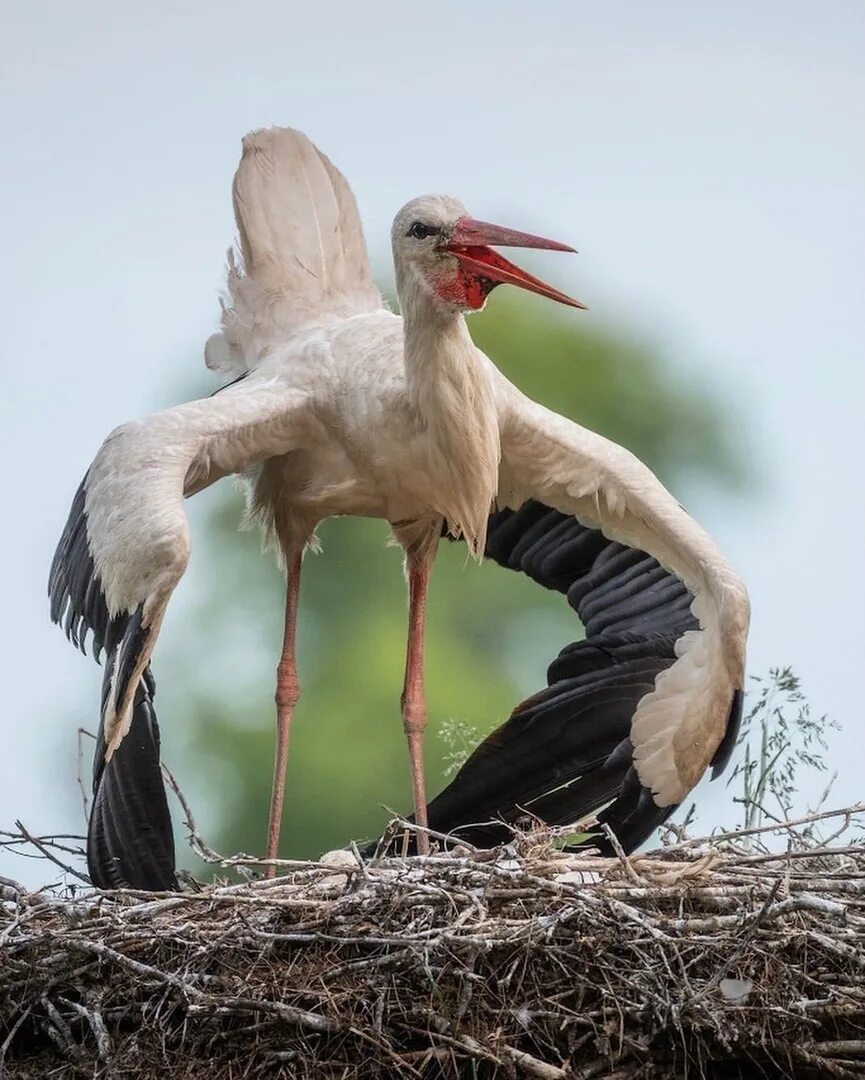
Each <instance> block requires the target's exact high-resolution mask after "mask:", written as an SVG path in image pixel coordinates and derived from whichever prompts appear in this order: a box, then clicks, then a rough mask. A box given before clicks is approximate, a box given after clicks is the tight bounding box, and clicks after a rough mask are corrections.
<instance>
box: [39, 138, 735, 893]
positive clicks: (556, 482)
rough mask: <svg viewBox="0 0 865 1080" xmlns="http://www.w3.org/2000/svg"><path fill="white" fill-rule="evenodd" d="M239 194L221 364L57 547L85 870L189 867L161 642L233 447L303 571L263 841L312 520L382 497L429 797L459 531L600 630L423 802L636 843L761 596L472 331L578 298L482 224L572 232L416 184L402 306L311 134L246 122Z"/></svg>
mask: <svg viewBox="0 0 865 1080" xmlns="http://www.w3.org/2000/svg"><path fill="white" fill-rule="evenodd" d="M234 205H235V213H236V217H237V226H238V231H239V240H240V251H241V256H242V261H240V262H237V261H235V260H234V259H232V258H230V259H229V264H230V265H229V275H228V290H229V300H228V302H227V303H226V304H225V305H224V306H223V318H222V324H223V328H222V331H221V332H220V333H219V334H216V335H214V336H213V337H212V338H211V339H210V340H209V341H208V343H207V348H206V361H207V364H208V366H209V367H211V368H215V369H219V370H222V371H225V372H228V373H230V374H231V376H232V381H231V382H230V383H229V384H228V385H227V386H226V387H223V388H222V390H220V391H219V392H218V393H216V394H215V395H214V396H212V397H209V398H206V399H204V400H201V401H193V402H189V403H187V404H183V405H179V406H177V407H175V408H171V409H168V410H165V411H164V412H159V413H155V414H153V415H150V416H146V417H144V418H143V419H141V420H136V421H132V422H130V423H127V424H124V425H123V426H121V427H119V428H117V429H116V430H115V431H114V432H112V433H111V434H110V435H109V436H108V438H107V439H106V440H105V442H104V443H103V445H102V447H101V449H100V450H99V452H98V454H97V455H96V458H95V460H94V461H93V463H92V464H91V466H90V468H89V469H88V471H87V474H86V476H85V478H84V480H83V482H82V484H81V486H80V488H79V490H78V493H77V495H76V497H75V500H74V502H73V506H72V510H71V513H70V516H69V521H68V523H67V525H66V529H65V531H64V533H63V536H62V538H61V540H60V543H59V546H58V549H57V553H56V555H55V558H54V563H53V565H52V570H51V577H50V583H49V594H50V597H51V613H52V617H53V618H54V620H55V621H57V622H65V629H66V633H67V635H68V636H69V637H70V639H71V640H72V641H73V642H74V643H75V644H76V645H78V646H79V647H81V648H82V649H83V648H84V646H85V641H86V638H87V634H88V632H90V633H91V634H92V637H93V651H94V653H95V654H96V655H97V657H98V656H99V654H100V653H101V652H102V651H103V650H104V652H105V656H106V665H105V676H104V681H103V702H102V715H101V724H100V735H99V741H98V745H97V750H96V761H95V768H94V803H93V809H92V813H91V820H90V825H89V833H88V863H89V868H90V873H91V877H92V879H93V881H94V883H95V884H97V885H99V886H101V887H114V886H118V885H122V884H127V885H131V886H136V887H141V888H155V889H162V888H174V887H176V879H175V873H174V849H173V839H172V832H171V822H170V817H169V813H168V808H167V803H166V799H165V792H164V787H163V784H162V779H161V775H160V770H159V736H158V727H157V723H156V717H155V714H154V711H153V691H154V685H153V679H152V675H151V672H150V659H151V654H152V651H153V647H154V644H155V642H156V638H157V635H158V633H159V628H160V626H161V624H162V620H163V618H164V615H165V611H166V607H167V605H168V601H169V599H170V596H171V593H172V591H173V589H174V587H175V586H176V584H177V583H178V581H179V580H180V577H181V576H182V574H183V572H184V570H185V568H186V564H187V559H188V555H189V532H188V527H187V521H186V516H185V514H184V511H183V499H184V497H187V496H190V495H193V494H195V493H196V492H198V491H200V490H202V489H203V488H205V487H207V486H209V485H210V484H212V483H214V482H215V481H216V480H218V479H220V478H222V477H224V476H227V475H228V474H233V473H241V474H243V475H244V477H245V478H246V480H247V482H248V487H249V507H250V512H251V514H252V516H253V517H254V518H255V519H257V520H258V522H259V523H260V524H261V526H262V528H263V529H264V531H265V533H266V535H267V536H268V537H269V538H271V539H272V540H273V541H274V543H275V545H276V547H277V549H278V551H279V552H280V554H281V557H282V560H283V562H284V564H285V567H286V572H287V591H286V597H287V599H286V614H285V636H284V642H283V651H282V656H281V659H280V662H279V665H278V669H277V691H276V702H277V719H278V744H277V753H276V762H275V769H274V792H273V799H272V805H271V814H270V825H269V832H268V846H267V855H268V857H270V858H273V857H274V856H275V855H276V853H277V845H278V838H279V825H280V820H281V813H282V797H283V786H284V771H285V764H286V756H287V751H288V738H289V728H290V722H291V714H292V710H293V708H294V706H295V704H296V702H297V699H298V694H299V685H298V680H297V672H296V668H295V662H294V636H295V621H296V614H297V598H298V586H299V578H300V566H301V558H302V554H303V552H304V550H305V549H306V548H307V547H309V546H310V544H312V543H314V540H315V530H316V527H317V525H318V524H319V522H321V521H322V520H323V519H324V518H327V517H331V516H333V515H344V514H353V515H362V516H372V517H379V518H383V519H385V520H386V521H388V522H389V523H390V525H391V528H392V530H393V533H394V535H395V537H396V539H397V540H398V541H399V543H400V544H402V546H403V548H404V549H405V552H406V564H407V575H408V581H409V633H408V648H407V657H406V669H405V682H404V688H403V696H402V711H403V720H404V727H405V731H406V735H407V738H408V744H409V752H410V761H411V770H412V783H413V788H414V797H415V814H416V818H417V820H418V821H419V822H420V823H422V824H423V823H425V822H426V821H427V806H426V796H425V793H424V782H423V766H422V735H423V729H424V725H425V722H426V709H425V705H424V696H423V625H424V606H425V598H426V589H427V583H428V579H429V571H430V568H431V566H432V562H433V559H434V556H435V551H436V546H437V543H438V540H439V538H440V537H441V536H442V535H443V534H444V535H448V536H450V537H451V538H460V537H461V538H462V539H463V540H464V541H465V542H466V544H467V545H468V548H469V550H470V551H471V553H472V554H474V555H476V556H478V557H481V556H482V555H484V554H486V555H487V556H488V557H490V558H492V559H494V560H495V561H497V562H499V563H500V564H502V565H505V566H507V567H510V568H512V569H516V570H520V571H522V572H524V573H526V574H528V575H529V576H531V577H532V578H534V579H535V580H536V581H538V582H539V583H540V584H542V585H544V586H546V587H548V588H552V589H556V590H558V591H560V592H562V593H565V594H566V595H567V600H568V602H569V604H570V605H571V606H572V607H573V608H574V609H575V610H576V611H577V613H578V615H579V616H580V618H581V619H582V621H583V623H584V624H585V628H586V634H587V637H586V639H585V640H583V641H580V642H577V643H575V644H574V645H571V646H568V647H567V648H566V649H565V650H564V651H563V652H562V653H561V655H560V656H559V658H558V659H557V660H556V661H555V662H554V663H553V665H552V667H551V668H550V672H549V686H548V688H547V689H546V690H544V691H541V692H540V693H539V694H537V695H535V696H534V697H532V698H530V699H529V700H528V701H527V702H524V703H523V704H522V705H521V706H519V707H518V708H517V710H516V711H515V712H514V714H513V715H512V717H511V719H510V720H509V721H507V723H505V724H504V725H503V726H502V727H501V728H499V729H498V730H497V731H496V732H494V733H493V735H491V736H490V737H489V738H488V739H487V740H486V741H485V742H484V743H482V744H481V746H480V747H479V748H478V749H477V750H476V752H475V753H474V755H473V756H472V758H471V759H470V760H469V762H468V763H467V764H466V765H465V766H464V768H463V769H462V770H461V772H460V773H459V774H458V775H457V777H456V778H455V779H454V781H453V782H452V783H451V784H450V785H449V787H448V788H447V789H446V790H445V791H444V792H442V793H441V794H440V795H439V796H438V798H437V799H435V800H434V801H433V802H432V803H431V804H430V806H429V808H428V811H429V824H430V826H431V827H434V828H435V829H437V830H439V831H445V832H456V833H460V834H461V835H464V836H466V837H467V838H471V839H472V840H474V841H475V842H478V843H495V842H497V841H498V839H500V837H501V836H502V835H505V834H506V829H507V824H508V823H509V822H512V821H514V820H515V819H516V818H518V817H519V816H520V815H522V814H524V813H526V812H528V813H529V814H531V815H533V816H535V817H536V818H538V819H541V820H544V821H547V822H550V823H553V824H565V823H570V822H574V821H576V820H578V819H581V818H584V817H585V816H586V815H587V814H589V813H598V815H599V820H601V821H606V822H607V823H608V824H610V826H611V827H612V828H613V829H614V831H615V832H616V833H617V834H618V836H619V840H620V841H621V843H622V844H623V845H624V846H625V847H626V848H628V849H630V848H633V847H634V846H636V844H638V843H640V842H641V841H642V840H643V839H645V838H646V836H647V835H648V834H649V833H650V832H651V830H652V829H653V828H654V827H655V826H656V825H657V824H658V823H659V822H661V821H663V820H664V819H665V818H666V817H667V816H668V814H669V813H670V812H671V811H672V810H673V809H674V808H675V806H676V805H677V804H679V803H680V802H681V801H682V799H683V798H684V797H685V795H686V794H687V793H688V791H689V790H690V789H691V788H692V787H693V786H694V784H696V782H697V781H698V780H699V779H700V777H701V776H702V774H703V773H704V771H705V770H706V768H707V766H708V765H709V764H710V763H714V765H715V768H716V772H717V771H718V770H720V769H721V768H723V766H724V765H725V764H726V760H727V758H728V756H729V753H730V750H731V747H732V745H733V742H734V740H735V731H736V727H737V724H738V718H739V715H740V712H741V689H742V684H743V669H744V653H745V638H746V634H747V627H748V600H747V594H746V591H745V588H744V586H743V584H742V582H741V581H740V580H739V578H738V577H737V576H736V574H735V573H734V571H733V570H732V569H731V567H730V566H729V564H728V563H727V561H726V560H725V559H724V557H723V556H722V555H721V553H720V552H719V551H718V549H717V548H716V547H715V545H714V544H713V543H712V541H711V540H710V539H709V537H708V536H707V535H706V533H705V532H704V531H703V530H702V529H701V528H700V527H699V526H698V525H697V524H696V523H695V522H694V521H693V519H692V518H690V517H689V516H688V514H687V513H686V512H685V511H684V510H683V509H682V507H681V506H680V505H679V504H678V502H677V501H676V500H675V499H674V498H673V497H672V496H671V495H670V494H669V493H668V492H667V491H666V490H665V488H664V487H663V486H662V485H661V484H660V482H659V481H658V480H657V479H656V478H655V476H654V475H653V474H652V473H651V472H650V471H649V469H647V468H646V467H645V466H644V465H642V464H641V463H640V462H639V461H638V460H637V459H636V458H635V457H633V455H631V454H630V453H629V452H628V451H627V450H624V449H622V448H621V447H619V446H616V445H615V444H613V443H611V442H609V441H608V440H606V439H603V438H601V437H600V436H599V435H596V434H594V433H593V432H591V431H588V430H586V429H585V428H581V427H579V426H578V425H577V424H575V423H573V422H571V421H570V420H566V419H565V418H563V417H561V416H558V415H556V414H555V413H553V412H551V411H549V410H548V409H545V408H543V407H542V406H541V405H538V404H536V403H535V402H533V401H531V400H529V399H528V398H527V397H525V396H524V395H523V394H521V393H520V391H519V390H518V389H517V388H516V387H515V386H513V385H512V384H511V383H510V382H508V380H507V379H505V378H504V376H503V375H502V374H501V373H500V372H499V371H498V370H497V368H496V367H495V366H494V365H493V363H492V362H491V361H490V360H489V359H488V358H487V357H486V356H485V355H484V354H483V353H481V352H480V351H479V350H478V349H476V348H475V347H474V345H473V344H472V340H471V338H470V336H469V333H468V330H467V328H466V323H465V319H464V314H465V313H466V312H470V311H475V310H478V309H480V308H481V307H483V305H484V302H485V300H486V297H487V295H488V293H489V292H490V291H491V289H492V288H493V287H495V286H496V285H497V284H499V283H502V282H508V283H511V284H514V285H518V286H520V287H522V288H527V289H531V290H533V291H535V292H538V293H540V294H542V295H544V296H547V297H550V298H552V299H554V300H557V301H560V302H563V303H567V304H572V305H574V306H577V307H582V306H583V305H581V304H580V302H579V301H575V300H572V299H571V298H570V297H567V296H565V295H564V294H562V293H559V292H558V291H556V290H555V289H552V288H551V287H549V286H547V285H545V284H544V283H543V282H541V281H539V280H538V279H536V278H533V277H531V276H530V275H529V274H527V273H525V272H524V271H522V270H520V269H519V268H518V267H516V266H514V265H513V264H511V263H509V262H508V261H506V260H505V259H503V258H502V257H501V256H500V255H498V254H496V253H495V252H493V251H492V250H491V249H490V247H489V246H488V245H491V244H495V245H508V244H509V245H518V246H529V247H540V248H554V249H558V250H571V249H569V248H566V247H565V246H564V245H561V244H556V243H553V242H551V241H545V240H541V239H539V238H537V237H532V236H529V235H527V234H523V233H516V232H512V231H510V230H507V229H502V228H500V227H497V226H492V225H488V224H486V223H483V222H478V221H475V220H473V219H471V218H470V217H469V216H468V214H467V212H466V210H465V208H464V207H463V206H462V204H461V203H460V202H458V201H457V200H456V199H453V198H448V197H443V196H426V197H423V198H421V199H416V200H414V201H413V202H410V203H408V204H407V206H405V207H404V208H403V209H402V210H400V212H399V213H398V214H397V216H396V219H395V221H394V225H393V231H392V240H393V252H394V262H395V268H396V282H397V291H398V295H399V301H400V308H401V311H402V318H400V317H398V316H397V315H394V314H392V313H391V312H390V311H388V310H387V308H386V307H385V306H384V304H383V302H382V299H381V297H380V295H379V292H378V290H377V289H376V288H375V286H374V285H373V282H372V278H371V274H370V268H369V262H368V259H367V253H366V247H365V244H364V239H363V233H362V228H361V223H360V219H359V216H358V213H357V208H356V205H355V201H354V197H353V195H352V193H351V190H350V188H349V186H348V184H347V183H346V181H345V179H344V178H343V177H342V175H341V174H340V173H339V172H338V171H337V169H336V168H335V167H334V166H333V165H332V163H331V162H330V161H329V160H328V159H327V158H326V157H325V156H324V155H323V154H321V153H320V152H319V151H318V150H317V149H316V147H315V146H313V144H312V143H311V142H310V141H309V140H308V139H307V138H306V137H305V136H303V135H302V134H300V133H299V132H296V131H292V130H286V129H271V130H267V131H259V132H255V133H253V134H251V135H249V136H247V137H246V138H245V139H244V141H243V154H242V158H241V162H240V166H239V168H238V171H237V174H236V177H235V182H234ZM598 843H599V844H601V845H602V846H603V844H604V843H605V841H604V840H603V838H599V839H598ZM418 847H419V848H420V849H421V850H424V847H425V835H424V834H423V833H421V839H419V841H418Z"/></svg>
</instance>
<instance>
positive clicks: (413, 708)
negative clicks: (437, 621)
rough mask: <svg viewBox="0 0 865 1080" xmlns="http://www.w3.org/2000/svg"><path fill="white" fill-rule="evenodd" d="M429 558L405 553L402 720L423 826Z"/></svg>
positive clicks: (425, 840)
mask: <svg viewBox="0 0 865 1080" xmlns="http://www.w3.org/2000/svg"><path fill="white" fill-rule="evenodd" d="M431 570H432V560H431V559H429V558H426V557H413V556H411V555H409V556H408V588H409V601H408V643H407V647H406V659H405V682H404V683H403V691H402V699H401V704H402V722H403V729H404V731H405V735H406V739H407V740H408V757H409V766H410V769H411V786H412V794H413V796H414V818H415V821H416V822H417V823H418V825H421V826H423V827H424V828H426V825H427V813H426V780H425V777H424V767H423V733H424V729H425V728H426V721H427V709H426V698H425V696H424V675H423V649H424V627H425V623H426V597H427V588H428V586H429V577H430V572H431ZM417 850H418V854H420V855H428V854H429V836H428V835H427V834H426V833H425V832H422V833H418V837H417Z"/></svg>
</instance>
